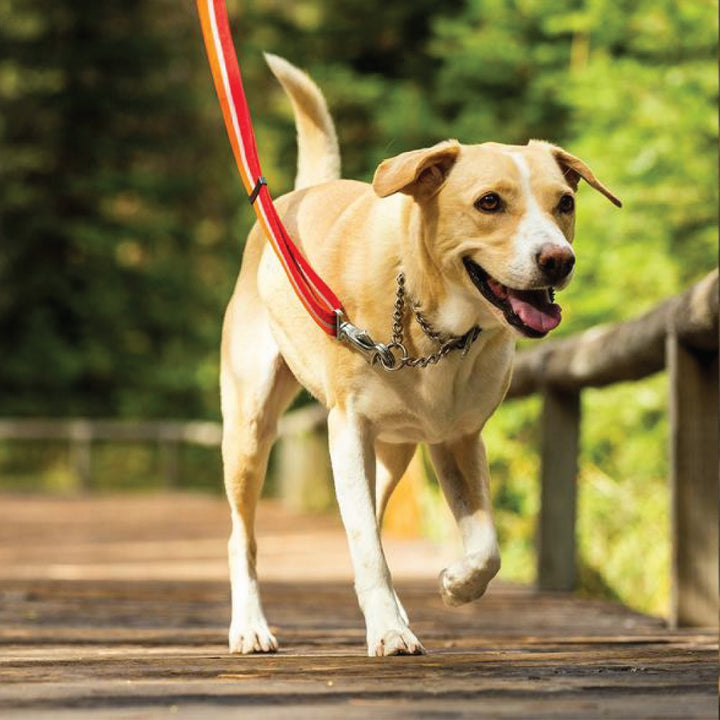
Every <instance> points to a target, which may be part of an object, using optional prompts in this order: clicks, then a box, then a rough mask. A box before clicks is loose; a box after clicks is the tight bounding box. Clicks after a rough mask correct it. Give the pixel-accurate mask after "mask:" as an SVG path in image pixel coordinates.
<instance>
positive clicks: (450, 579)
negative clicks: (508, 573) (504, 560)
mask: <svg viewBox="0 0 720 720" xmlns="http://www.w3.org/2000/svg"><path fill="white" fill-rule="evenodd" d="M498 570H500V555H499V554H492V555H490V557H487V556H486V555H482V556H480V555H479V554H473V555H467V556H466V557H464V558H463V559H462V560H460V561H459V562H456V563H453V564H452V565H450V567H448V568H445V570H443V571H442V572H441V573H440V596H441V597H442V599H443V602H444V603H445V604H446V605H449V606H450V607H457V606H458V605H464V604H465V603H469V602H472V601H473V600H477V599H478V598H480V597H482V596H483V595H484V594H485V590H487V586H488V584H489V583H490V581H491V580H492V579H493V578H494V577H495V575H497V573H498Z"/></svg>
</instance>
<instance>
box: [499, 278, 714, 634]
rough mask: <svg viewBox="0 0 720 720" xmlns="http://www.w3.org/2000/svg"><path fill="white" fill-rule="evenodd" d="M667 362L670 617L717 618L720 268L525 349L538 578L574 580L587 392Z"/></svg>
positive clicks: (514, 390) (519, 393) (514, 388)
mask: <svg viewBox="0 0 720 720" xmlns="http://www.w3.org/2000/svg"><path fill="white" fill-rule="evenodd" d="M663 368H667V370H668V382H669V404H670V407H669V414H670V438H669V458H670V490H671V517H672V570H671V572H672V578H671V584H672V589H673V590H672V600H671V612H670V615H671V621H672V623H673V624H676V625H715V624H717V612H718V447H719V445H720V441H719V439H718V274H717V272H713V273H711V274H710V275H708V276H707V277H706V278H705V279H704V280H702V281H701V282H699V283H697V284H696V285H694V286H693V287H691V288H690V289H689V290H688V291H686V292H685V293H683V294H681V295H678V296H676V297H672V298H669V299H668V300H665V301H664V302H662V303H661V304H660V305H658V306H657V307H656V308H655V309H653V310H651V311H650V312H648V313H647V314H645V315H643V316H642V317H639V318H637V319H636V320H631V321H629V322H625V323H620V324H617V325H609V326H604V327H594V328H592V329H591V330H588V331H586V332H584V333H581V334H579V335H575V336H573V337H570V338H567V339H563V340H550V341H548V342H545V343H543V344H542V345H540V346H538V347H537V348H535V349H533V350H528V351H525V352H522V353H520V354H519V355H518V356H517V358H516V362H515V369H514V373H513V381H512V385H511V387H510V391H509V393H508V397H509V398H519V397H525V396H527V395H531V394H533V393H540V394H541V395H542V397H543V399H544V407H543V417H542V442H541V455H542V457H541V466H542V478H541V488H542V489H541V503H540V508H541V509H540V518H539V548H538V582H539V584H540V586H541V587H542V588H545V589H550V590H570V589H572V588H573V587H574V586H575V571H576V564H575V498H576V481H577V474H578V460H577V458H578V450H579V438H580V408H581V404H580V392H581V391H582V390H583V388H587V387H603V386H606V385H610V384H613V383H617V382H622V381H627V380H638V379H640V378H644V377H646V376H648V375H651V374H653V373H655V372H658V371H659V370H662V369H663Z"/></svg>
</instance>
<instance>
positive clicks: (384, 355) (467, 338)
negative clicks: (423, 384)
mask: <svg viewBox="0 0 720 720" xmlns="http://www.w3.org/2000/svg"><path fill="white" fill-rule="evenodd" d="M396 282H397V290H396V292H395V308H394V310H393V326H392V342H390V343H389V344H388V345H387V346H386V349H387V352H382V351H379V352H377V353H376V354H375V355H373V357H372V358H371V360H370V362H371V364H375V363H376V362H379V363H380V364H381V365H382V367H383V369H385V370H388V371H395V370H401V369H402V368H405V367H418V368H425V367H427V366H428V365H436V364H437V363H438V362H440V360H442V359H443V358H444V357H446V356H447V355H449V354H450V353H451V352H453V351H454V350H461V351H462V354H463V356H465V355H467V352H468V350H470V347H471V345H472V344H473V343H474V342H475V341H476V340H477V339H478V336H479V335H480V333H481V332H482V329H481V328H479V327H477V326H475V327H473V328H471V329H470V330H468V332H466V333H465V334H464V335H461V336H460V337H443V335H441V334H440V333H439V332H438V331H437V330H435V329H434V328H433V327H432V325H431V324H430V323H429V322H428V320H427V318H426V317H425V316H424V315H423V314H422V313H421V312H420V309H419V308H418V306H417V305H415V304H413V306H412V309H413V313H414V315H415V320H416V321H417V324H418V325H419V326H420V328H421V329H422V331H423V332H424V333H425V335H426V336H427V337H429V338H430V339H431V340H433V341H434V342H436V343H437V344H438V345H439V346H440V347H439V348H438V350H437V351H436V352H434V353H432V354H430V355H423V356H420V357H410V353H409V352H408V349H407V347H406V346H405V342H404V331H403V320H404V315H405V275H404V273H400V274H399V275H398V276H397V278H396ZM388 355H389V357H390V358H392V362H388V360H389V357H388Z"/></svg>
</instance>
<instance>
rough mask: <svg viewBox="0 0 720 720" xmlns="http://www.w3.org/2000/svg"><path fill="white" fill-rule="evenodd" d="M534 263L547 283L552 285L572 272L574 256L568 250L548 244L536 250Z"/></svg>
mask: <svg viewBox="0 0 720 720" xmlns="http://www.w3.org/2000/svg"><path fill="white" fill-rule="evenodd" d="M535 261H536V262H537V264H538V267H539V268H540V270H542V272H543V274H544V275H545V277H546V278H547V280H548V282H551V283H552V284H553V285H554V284H555V283H559V282H560V281H562V280H564V279H565V278H566V277H567V276H568V275H569V274H570V273H571V272H572V269H573V267H574V265H575V255H574V254H573V252H572V250H570V249H568V248H564V247H561V246H559V245H552V244H550V243H548V244H546V245H543V246H542V247H541V248H540V250H538V252H537V255H535Z"/></svg>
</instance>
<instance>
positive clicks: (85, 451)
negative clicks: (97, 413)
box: [69, 420, 93, 492]
mask: <svg viewBox="0 0 720 720" xmlns="http://www.w3.org/2000/svg"><path fill="white" fill-rule="evenodd" d="M69 429H70V432H69V435H70V464H71V465H72V468H73V471H74V473H75V477H77V479H78V483H79V486H80V489H81V490H83V491H84V492H87V491H88V490H90V487H91V484H92V440H93V431H92V424H91V422H90V421H87V420H74V421H73V422H72V423H71V424H70V428H69Z"/></svg>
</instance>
